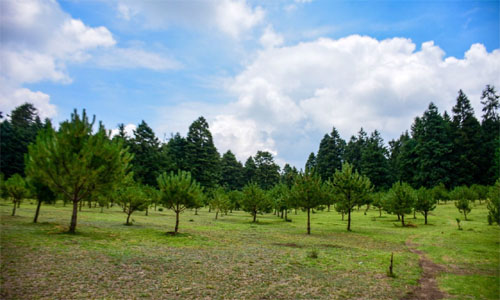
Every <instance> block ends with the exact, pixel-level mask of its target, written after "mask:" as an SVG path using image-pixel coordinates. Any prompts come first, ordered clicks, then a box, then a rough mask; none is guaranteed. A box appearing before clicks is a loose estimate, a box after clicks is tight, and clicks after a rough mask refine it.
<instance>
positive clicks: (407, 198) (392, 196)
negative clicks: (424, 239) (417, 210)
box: [387, 182, 416, 226]
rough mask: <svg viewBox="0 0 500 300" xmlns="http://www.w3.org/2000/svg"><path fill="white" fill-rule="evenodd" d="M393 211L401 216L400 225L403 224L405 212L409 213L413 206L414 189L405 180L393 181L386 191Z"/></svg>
mask: <svg viewBox="0 0 500 300" xmlns="http://www.w3.org/2000/svg"><path fill="white" fill-rule="evenodd" d="M387 200H388V201H389V203H390V206H391V210H392V212H393V213H395V214H397V215H398V216H401V225H402V226H405V214H410V213H411V212H412V210H413V208H414V206H415V201H416V197H415V191H414V190H413V188H412V187H411V186H410V185H409V184H407V183H406V182H395V183H394V184H393V185H392V188H391V189H390V190H389V192H388V193H387Z"/></svg>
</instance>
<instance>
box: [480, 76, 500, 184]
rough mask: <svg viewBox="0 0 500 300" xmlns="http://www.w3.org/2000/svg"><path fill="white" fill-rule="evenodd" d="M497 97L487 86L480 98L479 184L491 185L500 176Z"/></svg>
mask: <svg viewBox="0 0 500 300" xmlns="http://www.w3.org/2000/svg"><path fill="white" fill-rule="evenodd" d="M499 98H500V97H499V96H498V95H497V92H496V90H495V87H494V86H491V85H487V86H486V88H485V89H484V90H483V93H482V96H481V103H482V104H483V119H482V122H481V131H482V134H481V145H482V146H481V159H480V166H479V169H480V174H481V178H480V181H479V183H481V184H486V185H491V184H493V183H494V182H495V180H496V179H497V178H498V177H499V176H500V175H499V174H500V170H499V168H498V160H500V159H499V158H498V157H495V153H496V152H497V151H498V149H500V117H499V115H498V107H499Z"/></svg>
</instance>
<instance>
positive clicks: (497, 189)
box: [487, 179, 500, 225]
mask: <svg viewBox="0 0 500 300" xmlns="http://www.w3.org/2000/svg"><path fill="white" fill-rule="evenodd" d="M487 207H488V220H490V223H493V222H496V223H497V224H498V225H500V179H498V180H497V181H496V182H495V185H494V186H492V187H490V190H489V192H488V202H487Z"/></svg>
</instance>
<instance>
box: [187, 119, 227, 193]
mask: <svg viewBox="0 0 500 300" xmlns="http://www.w3.org/2000/svg"><path fill="white" fill-rule="evenodd" d="M186 142H187V145H186V154H187V162H188V166H189V171H190V172H191V174H192V176H193V178H194V179H195V180H196V181H197V182H199V183H200V185H201V186H202V187H204V188H205V189H211V188H215V186H216V185H217V184H218V182H219V179H220V165H219V159H220V158H219V153H218V152H217V149H216V148H215V145H214V142H213V139H212V134H211V133H210V130H209V128H208V123H207V121H206V120H205V118H203V117H199V118H198V119H197V120H196V121H194V122H193V123H192V124H191V126H189V131H188V134H187V137H186Z"/></svg>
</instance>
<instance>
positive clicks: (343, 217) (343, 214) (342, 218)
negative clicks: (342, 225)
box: [342, 212, 344, 221]
mask: <svg viewBox="0 0 500 300" xmlns="http://www.w3.org/2000/svg"><path fill="white" fill-rule="evenodd" d="M342 221H344V212H342Z"/></svg>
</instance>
